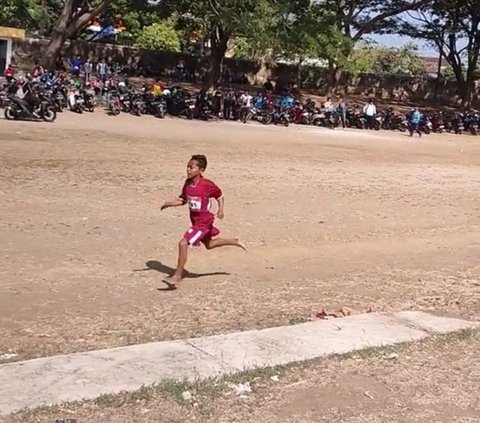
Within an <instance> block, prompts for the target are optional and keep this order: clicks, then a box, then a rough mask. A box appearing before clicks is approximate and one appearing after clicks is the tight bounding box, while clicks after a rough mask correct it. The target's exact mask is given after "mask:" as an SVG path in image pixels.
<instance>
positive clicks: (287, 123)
mask: <svg viewBox="0 0 480 423" xmlns="http://www.w3.org/2000/svg"><path fill="white" fill-rule="evenodd" d="M282 123H283V126H285V128H288V125H290V122H289V121H288V119H287V118H286V117H283V118H282Z"/></svg>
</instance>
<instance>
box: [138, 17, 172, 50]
mask: <svg viewBox="0 0 480 423" xmlns="http://www.w3.org/2000/svg"><path fill="white" fill-rule="evenodd" d="M136 46H137V47H139V48H143V49H146V50H163V51H175V52H179V51H180V48H181V45H180V38H179V36H178V34H177V32H176V31H175V28H174V27H173V26H172V25H171V24H169V23H168V22H156V23H154V24H152V25H149V26H147V27H145V28H143V31H142V32H141V33H140V35H139V36H138V38H137V42H136Z"/></svg>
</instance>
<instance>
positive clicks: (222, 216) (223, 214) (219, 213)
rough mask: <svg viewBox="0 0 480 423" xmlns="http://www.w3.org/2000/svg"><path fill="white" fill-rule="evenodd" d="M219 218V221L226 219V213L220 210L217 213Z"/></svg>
mask: <svg viewBox="0 0 480 423" xmlns="http://www.w3.org/2000/svg"><path fill="white" fill-rule="evenodd" d="M217 217H218V218H219V219H223V218H224V217H225V213H224V212H223V210H219V211H218V213H217Z"/></svg>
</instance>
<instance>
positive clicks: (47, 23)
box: [0, 0, 53, 33]
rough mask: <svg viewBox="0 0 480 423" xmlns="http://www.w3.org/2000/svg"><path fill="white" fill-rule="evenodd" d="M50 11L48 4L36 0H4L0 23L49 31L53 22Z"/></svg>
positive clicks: (0, 8)
mask: <svg viewBox="0 0 480 423" xmlns="http://www.w3.org/2000/svg"><path fill="white" fill-rule="evenodd" d="M49 12H50V10H49V8H48V5H47V7H44V6H43V5H42V4H41V3H40V2H39V1H36V0H2V2H1V4H0V25H3V26H13V27H18V28H24V29H28V30H32V31H39V32H41V33H44V32H48V29H49V28H50V27H51V25H52V22H53V21H52V17H51V15H50V13H49Z"/></svg>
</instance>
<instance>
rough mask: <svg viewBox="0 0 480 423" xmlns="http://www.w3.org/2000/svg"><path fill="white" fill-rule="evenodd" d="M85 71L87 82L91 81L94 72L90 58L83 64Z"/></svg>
mask: <svg viewBox="0 0 480 423" xmlns="http://www.w3.org/2000/svg"><path fill="white" fill-rule="evenodd" d="M83 72H84V74H85V82H90V80H91V79H92V72H93V63H92V62H91V61H90V59H87V61H86V62H85V63H84V64H83Z"/></svg>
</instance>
